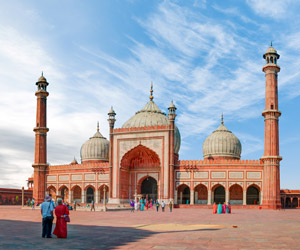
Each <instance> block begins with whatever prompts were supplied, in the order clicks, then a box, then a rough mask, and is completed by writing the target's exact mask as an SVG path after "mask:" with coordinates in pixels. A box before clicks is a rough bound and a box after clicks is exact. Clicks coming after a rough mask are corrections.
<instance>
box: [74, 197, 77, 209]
mask: <svg viewBox="0 0 300 250" xmlns="http://www.w3.org/2000/svg"><path fill="white" fill-rule="evenodd" d="M76 204H77V202H76V200H74V211H76Z"/></svg>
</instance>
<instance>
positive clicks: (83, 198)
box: [81, 189, 85, 203]
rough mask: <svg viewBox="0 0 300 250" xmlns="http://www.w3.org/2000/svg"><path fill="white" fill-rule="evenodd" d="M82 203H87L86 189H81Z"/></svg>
mask: <svg viewBox="0 0 300 250" xmlns="http://www.w3.org/2000/svg"><path fill="white" fill-rule="evenodd" d="M81 203H85V191H84V189H83V190H82V191H81Z"/></svg>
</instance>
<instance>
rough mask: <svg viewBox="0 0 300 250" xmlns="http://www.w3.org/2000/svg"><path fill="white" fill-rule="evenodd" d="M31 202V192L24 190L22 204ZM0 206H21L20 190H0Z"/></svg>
mask: <svg viewBox="0 0 300 250" xmlns="http://www.w3.org/2000/svg"><path fill="white" fill-rule="evenodd" d="M29 199H30V200H32V190H29V189H28V190H24V202H26V201H28V200H29ZM0 205H22V189H14V188H0Z"/></svg>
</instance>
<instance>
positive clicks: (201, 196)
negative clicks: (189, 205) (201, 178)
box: [194, 184, 208, 204]
mask: <svg viewBox="0 0 300 250" xmlns="http://www.w3.org/2000/svg"><path fill="white" fill-rule="evenodd" d="M194 195H195V204H207V198H208V191H207V187H206V186H205V185H203V184H198V185H197V186H196V187H195V194H194Z"/></svg>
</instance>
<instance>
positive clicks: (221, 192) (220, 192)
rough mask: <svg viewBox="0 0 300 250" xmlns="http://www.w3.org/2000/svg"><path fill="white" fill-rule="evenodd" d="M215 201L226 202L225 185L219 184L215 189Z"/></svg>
mask: <svg viewBox="0 0 300 250" xmlns="http://www.w3.org/2000/svg"><path fill="white" fill-rule="evenodd" d="M214 202H215V203H217V204H219V203H224V202H225V188H224V187H223V186H217V187H216V188H215V189H214Z"/></svg>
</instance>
